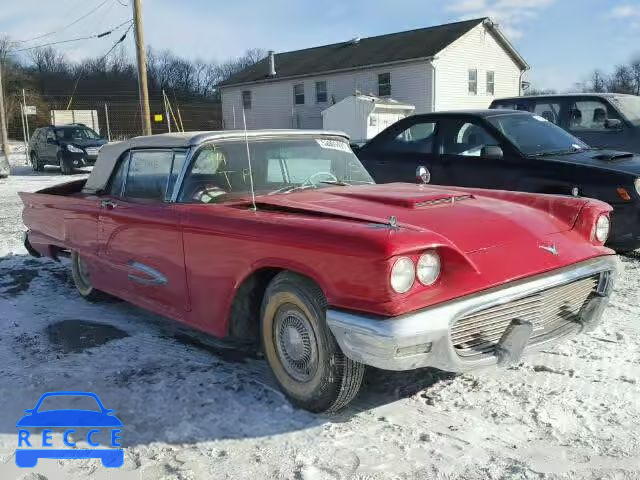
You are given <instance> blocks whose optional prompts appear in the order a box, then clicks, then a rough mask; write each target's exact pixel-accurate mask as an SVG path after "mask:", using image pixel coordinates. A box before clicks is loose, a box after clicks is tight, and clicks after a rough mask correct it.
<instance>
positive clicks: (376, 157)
mask: <svg viewBox="0 0 640 480" xmlns="http://www.w3.org/2000/svg"><path fill="white" fill-rule="evenodd" d="M357 154H358V157H359V158H360V160H361V161H362V163H363V164H364V166H365V167H366V168H367V170H368V171H369V173H370V174H371V175H372V176H373V178H374V179H375V181H376V182H378V183H388V182H414V181H416V170H417V168H418V167H419V166H425V167H427V168H428V169H429V171H430V173H431V179H432V182H433V183H437V184H442V185H459V186H465V187H480V188H490V189H499V190H517V191H524V192H536V193H551V194H562V195H580V196H585V197H593V198H597V199H599V200H603V201H605V202H607V203H609V204H611V205H612V206H613V207H614V212H613V214H612V233H611V235H610V237H609V238H610V241H609V243H608V245H609V246H611V247H612V248H615V249H616V250H618V251H628V250H633V249H636V248H639V247H640V178H639V177H640V156H639V155H634V154H631V153H623V152H616V151H613V150H602V149H594V148H591V147H589V146H588V145H587V144H586V143H584V142H582V141H581V140H579V139H577V138H576V137H574V136H572V135H571V134H569V133H567V132H566V131H565V130H563V129H561V128H560V127H558V126H556V125H554V124H553V123H551V122H549V121H547V120H546V119H545V118H543V117H541V116H538V115H532V114H530V113H528V112H522V111H520V112H517V111H513V110H479V111H466V112H465V111H459V112H443V113H433V114H426V115H416V116H413V117H408V118H406V119H404V120H401V121H400V122H398V123H396V124H395V125H392V126H391V127H389V128H388V129H386V130H385V131H383V132H381V133H380V134H379V135H378V136H376V137H375V138H373V139H372V140H370V141H369V142H368V143H367V144H365V145H364V146H363V147H362V148H360V149H358V150H357Z"/></svg>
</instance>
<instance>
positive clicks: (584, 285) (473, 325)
mask: <svg viewBox="0 0 640 480" xmlns="http://www.w3.org/2000/svg"><path fill="white" fill-rule="evenodd" d="M599 280H600V276H599V275H595V276H592V277H588V278H583V279H580V280H577V281H575V282H572V283H568V284H566V285H560V286H557V287H552V288H550V289H548V290H543V291H541V292H537V293H534V294H532V295H529V296H526V297H523V298H519V299H517V300H512V301H510V302H507V303H503V304H500V305H495V306H493V307H489V308H486V309H484V310H480V311H478V312H474V313H472V314H469V315H466V316H464V317H461V318H460V319H459V320H457V321H456V322H455V323H454V325H453V327H452V328H451V341H452V342H453V346H454V347H455V349H456V351H457V352H458V355H460V356H462V357H468V356H473V355H485V354H490V353H493V351H494V349H495V346H496V344H497V343H498V342H499V341H500V338H501V337H502V335H503V333H504V331H505V330H506V328H507V327H508V326H509V324H510V323H511V321H512V320H514V319H516V318H518V319H521V320H527V321H530V322H531V323H532V324H533V336H532V341H533V343H535V339H536V338H537V337H542V336H544V335H546V334H548V333H551V332H553V331H555V330H557V329H559V328H562V327H563V326H566V325H567V324H568V323H571V322H574V321H576V320H577V319H578V315H579V313H580V310H581V309H582V307H583V306H584V305H585V303H586V302H587V300H589V299H590V298H591V296H592V295H593V294H594V293H595V292H596V290H597V288H598V283H599Z"/></svg>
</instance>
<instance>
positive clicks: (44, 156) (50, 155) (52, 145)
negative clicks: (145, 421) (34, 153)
mask: <svg viewBox="0 0 640 480" xmlns="http://www.w3.org/2000/svg"><path fill="white" fill-rule="evenodd" d="M40 138H41V140H40V141H39V142H38V156H39V157H40V159H41V160H43V161H44V162H46V163H47V164H49V165H57V163H58V144H57V141H56V134H55V132H54V130H53V128H47V129H45V131H44V135H41V137H40Z"/></svg>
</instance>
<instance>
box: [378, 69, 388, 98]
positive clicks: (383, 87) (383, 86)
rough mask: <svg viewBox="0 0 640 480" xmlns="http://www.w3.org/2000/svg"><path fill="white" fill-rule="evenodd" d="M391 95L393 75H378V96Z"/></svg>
mask: <svg viewBox="0 0 640 480" xmlns="http://www.w3.org/2000/svg"><path fill="white" fill-rule="evenodd" d="M390 95H391V74H390V73H381V74H380V75H378V96H379V97H388V96H390Z"/></svg>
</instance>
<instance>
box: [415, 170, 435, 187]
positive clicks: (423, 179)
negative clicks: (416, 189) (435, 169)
mask: <svg viewBox="0 0 640 480" xmlns="http://www.w3.org/2000/svg"><path fill="white" fill-rule="evenodd" d="M430 181H431V173H430V172H429V170H428V169H427V167H425V166H423V165H420V166H419V167H418V168H416V183H417V184H423V185H426V184H427V183H429V182H430Z"/></svg>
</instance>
